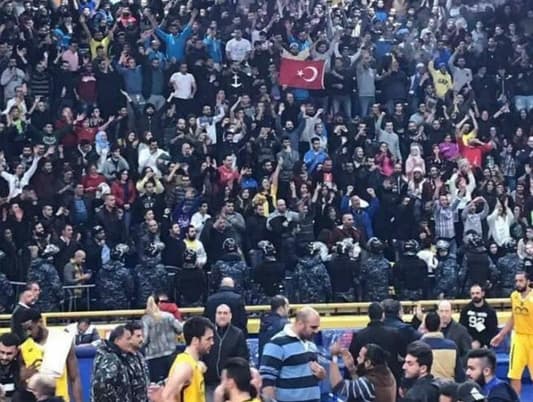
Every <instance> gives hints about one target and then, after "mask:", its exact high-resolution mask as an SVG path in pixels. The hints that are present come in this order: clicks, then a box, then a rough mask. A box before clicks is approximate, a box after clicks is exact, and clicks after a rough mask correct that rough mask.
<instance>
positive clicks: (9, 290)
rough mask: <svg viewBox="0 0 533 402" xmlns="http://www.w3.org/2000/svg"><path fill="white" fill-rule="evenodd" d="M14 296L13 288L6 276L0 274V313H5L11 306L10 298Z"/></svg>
mask: <svg viewBox="0 0 533 402" xmlns="http://www.w3.org/2000/svg"><path fill="white" fill-rule="evenodd" d="M14 294H15V291H14V290H13V286H12V285H11V283H9V279H7V276H6V275H5V274H3V273H1V272H0V313H6V312H7V311H8V310H10V308H11V305H12V304H13V300H12V297H13V295H14Z"/></svg>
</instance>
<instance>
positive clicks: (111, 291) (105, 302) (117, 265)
mask: <svg viewBox="0 0 533 402" xmlns="http://www.w3.org/2000/svg"><path fill="white" fill-rule="evenodd" d="M134 290H135V284H134V282H133V277H132V275H131V272H130V271H129V269H127V268H126V267H125V266H124V264H123V263H121V262H120V261H113V260H111V261H109V262H108V263H107V264H105V265H103V266H102V269H101V270H100V271H99V272H98V275H97V277H96V292H97V294H98V296H99V307H100V308H101V309H102V310H125V309H128V308H130V307H131V302H132V299H133V296H134Z"/></svg>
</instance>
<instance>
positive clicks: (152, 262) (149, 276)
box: [135, 258, 169, 308]
mask: <svg viewBox="0 0 533 402" xmlns="http://www.w3.org/2000/svg"><path fill="white" fill-rule="evenodd" d="M158 261H159V260H158V259H155V258H146V259H145V260H144V261H143V263H142V264H138V265H137V266H136V267H135V281H136V286H137V292H136V293H137V297H136V304H137V307H139V308H142V307H144V306H146V300H147V299H148V297H149V296H150V295H153V294H154V293H158V292H167V291H168V287H169V282H168V275H167V270H166V269H165V267H164V266H163V265H161V264H159V263H158Z"/></svg>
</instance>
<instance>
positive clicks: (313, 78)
mask: <svg viewBox="0 0 533 402" xmlns="http://www.w3.org/2000/svg"><path fill="white" fill-rule="evenodd" d="M305 70H311V72H312V73H313V75H312V76H311V77H310V78H305V77H304V76H303V75H302V80H304V81H307V82H313V81H314V80H316V77H317V76H318V69H317V68H316V67H309V66H307V67H305V68H304V69H303V70H302V71H305Z"/></svg>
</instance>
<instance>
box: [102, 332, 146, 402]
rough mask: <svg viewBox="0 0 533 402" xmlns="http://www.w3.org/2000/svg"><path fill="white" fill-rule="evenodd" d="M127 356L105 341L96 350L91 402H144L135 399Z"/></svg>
mask: <svg viewBox="0 0 533 402" xmlns="http://www.w3.org/2000/svg"><path fill="white" fill-rule="evenodd" d="M131 370H132V368H130V367H129V365H128V357H127V354H126V353H124V352H122V351H121V350H120V349H119V348H118V347H117V346H116V345H114V344H113V343H111V342H109V341H105V342H104V343H103V344H102V345H101V346H100V347H98V349H97V350H96V356H95V358H94V364H93V378H92V386H91V402H117V401H120V402H141V401H142V402H144V401H145V399H144V400H142V399H140V400H136V399H134V393H133V387H132V381H131V376H130V372H131Z"/></svg>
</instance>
